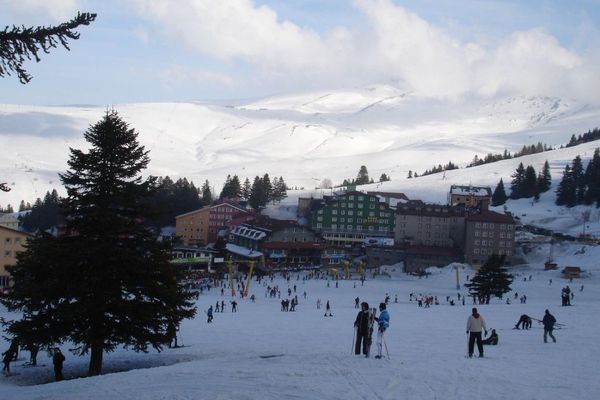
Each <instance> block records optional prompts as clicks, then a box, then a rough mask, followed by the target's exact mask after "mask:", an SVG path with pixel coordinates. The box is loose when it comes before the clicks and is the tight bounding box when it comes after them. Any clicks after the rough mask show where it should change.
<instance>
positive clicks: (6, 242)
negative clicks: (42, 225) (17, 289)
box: [0, 225, 31, 288]
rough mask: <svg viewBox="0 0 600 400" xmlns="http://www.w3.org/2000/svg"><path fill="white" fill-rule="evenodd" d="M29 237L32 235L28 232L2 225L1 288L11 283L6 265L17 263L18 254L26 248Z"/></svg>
mask: <svg viewBox="0 0 600 400" xmlns="http://www.w3.org/2000/svg"><path fill="white" fill-rule="evenodd" d="M29 237H31V235H30V234H28V233H26V232H21V231H18V230H16V229H12V228H8V227H5V226H2V225H0V288H5V287H7V286H8V285H9V282H10V275H9V273H8V271H7V270H6V267H8V266H10V265H15V264H16V263H17V254H18V253H19V252H21V251H23V250H25V244H26V243H27V238H29Z"/></svg>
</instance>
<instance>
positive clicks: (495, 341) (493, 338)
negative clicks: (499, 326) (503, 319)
mask: <svg viewBox="0 0 600 400" xmlns="http://www.w3.org/2000/svg"><path fill="white" fill-rule="evenodd" d="M482 343H483V344H484V345H490V344H491V345H493V346H496V345H497V344H498V334H497V333H496V330H495V329H492V333H491V334H490V336H489V337H488V338H486V339H484V340H483V342H482Z"/></svg>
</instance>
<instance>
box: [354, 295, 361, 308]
mask: <svg viewBox="0 0 600 400" xmlns="http://www.w3.org/2000/svg"><path fill="white" fill-rule="evenodd" d="M359 302H360V299H359V298H358V297H357V298H355V299H354V308H359V306H358V303H359Z"/></svg>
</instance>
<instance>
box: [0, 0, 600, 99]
mask: <svg viewBox="0 0 600 400" xmlns="http://www.w3.org/2000/svg"><path fill="white" fill-rule="evenodd" d="M78 10H81V11H89V12H95V13H97V14H98V18H97V21H96V22H94V23H93V24H92V25H91V26H88V27H83V28H81V29H80V32H81V39H80V40H78V41H75V42H72V46H71V52H67V51H66V50H64V49H55V50H53V51H52V53H51V54H48V55H44V56H43V60H42V62H40V63H39V64H35V63H30V64H28V65H27V69H28V70H29V72H30V73H31V74H32V75H33V77H34V79H33V81H32V82H31V83H29V84H27V85H22V84H20V83H19V82H18V79H16V78H15V77H6V78H3V79H0V103H23V104H101V105H106V104H118V103H126V102H140V101H144V102H146V101H186V100H215V99H245V98H256V97H262V96H267V95H272V94H281V93H287V92H294V91H308V90H331V89H336V88H352V87H360V86H364V85H368V84H372V83H391V84H394V85H399V86H402V87H405V88H407V89H409V90H412V91H413V92H415V93H418V94H420V95H422V96H425V97H433V98H444V99H454V98H458V97H460V96H469V95H478V96H493V95H497V94H501V95H504V94H531V95H553V96H563V97H569V98H577V99H580V100H583V101H590V102H596V103H600V90H599V88H600V1H599V0H554V1H550V0H536V1H521V0H514V1H510V0H506V1H502V0H489V1H488V0H479V1H476V0H0V26H2V27H4V26H6V25H12V24H17V25H21V24H25V25H35V24H46V25H47V24H56V23H60V22H61V21H65V20H67V19H70V18H71V17H72V16H74V15H75V14H76V12H77V11H78Z"/></svg>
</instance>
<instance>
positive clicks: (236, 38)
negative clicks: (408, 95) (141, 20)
mask: <svg viewBox="0 0 600 400" xmlns="http://www.w3.org/2000/svg"><path fill="white" fill-rule="evenodd" d="M132 1H133V2H134V4H135V5H136V7H137V10H138V12H139V14H140V15H142V16H144V17H145V18H147V19H149V20H152V21H154V22H155V23H156V24H157V25H158V26H159V27H160V29H161V31H162V32H163V33H164V34H166V35H168V36H170V37H171V38H174V39H176V40H179V41H181V42H183V43H185V44H186V45H187V46H188V47H190V48H191V49H194V50H196V51H198V52H200V53H202V54H204V55H206V56H209V57H211V58H213V59H216V60H219V61H221V62H225V63H228V65H244V66H249V67H250V68H253V69H254V70H255V72H256V73H255V77H256V79H258V80H259V82H260V84H261V85H262V87H264V88H270V89H271V90H282V88H285V89H299V88H308V87H316V86H319V85H320V86H323V85H327V86H329V87H331V86H348V85H361V84H365V83H374V82H384V81H388V80H390V79H393V80H399V81H403V82H405V83H406V84H407V85H408V86H409V87H410V88H412V90H414V91H415V92H417V93H419V94H421V95H424V96H431V97H456V96H461V95H464V94H469V93H477V94H483V95H492V94H495V93H498V92H512V93H514V92H516V93H523V94H547V95H564V96H571V97H578V98H586V97H587V98H588V99H589V97H590V96H591V92H592V90H593V89H592V88H593V87H594V86H592V85H596V87H597V83H598V79H599V78H597V77H598V76H600V73H599V71H598V67H596V65H597V63H592V62H591V60H590V59H587V58H585V57H584V56H582V55H579V54H576V53H575V52H574V51H571V50H569V49H567V48H565V47H563V46H561V44H560V43H558V41H557V40H556V39H555V38H554V37H552V36H551V35H549V34H548V33H546V32H545V31H544V30H542V29H540V28H534V29H530V30H527V31H521V32H514V33H513V34H511V35H509V36H507V37H505V38H503V39H501V40H499V42H497V43H496V44H493V45H492V44H489V43H486V44H482V43H475V42H473V43H465V42H461V41H460V40H458V39H455V38H453V37H452V36H451V35H450V34H449V33H447V32H446V31H444V30H443V29H441V28H439V27H436V26H434V25H433V24H431V23H429V22H428V21H426V20H424V19H422V18H421V17H419V16H418V15H416V14H415V13H412V12H410V11H409V10H407V9H405V8H403V7H400V6H397V5H395V4H394V3H393V2H392V1H391V0H355V1H354V4H355V6H356V7H357V9H358V10H359V11H360V12H361V13H362V14H363V15H364V17H365V19H366V21H367V26H366V27H364V26H362V27H337V28H335V29H332V30H331V31H329V32H325V33H320V32H316V31H314V30H311V29H309V28H306V27H301V26H298V25H297V24H294V23H293V22H291V21H286V20H281V19H280V18H279V17H278V15H277V13H276V12H275V11H274V10H273V9H271V8H269V7H268V6H264V5H262V6H261V5H257V4H256V3H255V1H253V0H227V1H214V0H187V1H183V0H180V1H178V2H177V3H176V5H175V4H174V3H171V2H165V1H153V0H132ZM593 96H598V95H597V94H595V93H594V94H593V95H592V97H593Z"/></svg>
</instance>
